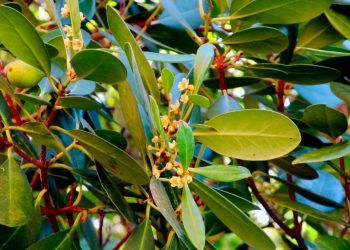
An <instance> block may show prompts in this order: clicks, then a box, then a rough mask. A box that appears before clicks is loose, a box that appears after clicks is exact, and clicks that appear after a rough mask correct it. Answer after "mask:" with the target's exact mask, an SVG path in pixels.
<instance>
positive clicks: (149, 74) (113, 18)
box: [107, 6, 160, 103]
mask: <svg viewBox="0 0 350 250" xmlns="http://www.w3.org/2000/svg"><path fill="white" fill-rule="evenodd" d="M107 19H108V24H109V27H110V29H111V30H112V34H113V36H114V37H115V39H116V40H117V41H118V43H119V44H120V46H121V47H124V45H125V43H130V45H131V47H132V49H133V51H134V54H135V58H136V61H137V65H138V68H139V70H140V73H141V77H142V80H143V83H144V85H145V87H146V88H147V90H148V92H149V93H150V94H151V95H152V96H153V97H154V98H155V99H156V101H157V103H159V102H160V94H159V89H158V84H157V80H156V77H155V76H154V73H153V71H152V68H151V66H150V65H149V63H148V61H147V59H146V57H145V56H144V55H143V52H142V50H141V49H140V48H139V46H138V45H137V42H136V40H135V39H134V37H133V35H132V34H131V32H130V30H129V29H128V27H127V26H126V24H125V22H124V20H123V19H122V18H121V17H120V16H119V14H118V12H117V11H116V10H115V9H113V8H112V7H110V6H107Z"/></svg>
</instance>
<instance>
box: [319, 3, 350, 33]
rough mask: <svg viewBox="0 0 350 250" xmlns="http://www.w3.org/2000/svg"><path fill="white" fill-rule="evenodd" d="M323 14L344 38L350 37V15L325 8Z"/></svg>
mask: <svg viewBox="0 0 350 250" xmlns="http://www.w3.org/2000/svg"><path fill="white" fill-rule="evenodd" d="M325 14H326V17H327V18H328V21H329V22H330V23H331V24H332V25H333V27H334V28H335V29H336V30H337V31H338V32H339V33H340V34H342V35H343V36H344V37H345V38H346V39H350V17H349V16H348V15H345V14H343V13H340V12H337V11H335V10H333V9H329V10H327V11H326V12H325Z"/></svg>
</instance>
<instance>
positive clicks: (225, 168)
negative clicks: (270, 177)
mask: <svg viewBox="0 0 350 250" xmlns="http://www.w3.org/2000/svg"><path fill="white" fill-rule="evenodd" d="M188 170H189V171H190V172H193V173H196V174H199V175H202V176H205V177H207V178H209V179H213V180H217V181H223V182H232V181H238V180H242V179H245V178H248V177H249V176H251V174H250V172H249V170H248V169H247V168H245V167H239V166H230V165H211V166H207V167H200V168H189V169H188Z"/></svg>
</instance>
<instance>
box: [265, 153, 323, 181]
mask: <svg viewBox="0 0 350 250" xmlns="http://www.w3.org/2000/svg"><path fill="white" fill-rule="evenodd" d="M294 159H295V158H294V157H293V156H286V157H281V158H277V159H273V160H271V162H272V164H273V165H275V166H276V167H278V168H280V169H282V170H284V171H286V172H288V173H290V174H292V175H295V176H297V177H299V178H303V179H315V178H317V177H318V173H317V171H316V170H315V169H313V168H312V167H310V166H309V165H307V164H295V165H293V164H292V161H294Z"/></svg>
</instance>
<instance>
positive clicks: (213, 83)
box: [203, 76, 261, 89]
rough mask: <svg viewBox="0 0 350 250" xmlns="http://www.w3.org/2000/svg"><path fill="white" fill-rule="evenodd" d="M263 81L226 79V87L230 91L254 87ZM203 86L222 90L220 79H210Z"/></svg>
mask: <svg viewBox="0 0 350 250" xmlns="http://www.w3.org/2000/svg"><path fill="white" fill-rule="evenodd" d="M260 81H261V79H260V78H258V77H249V76H242V77H225V82H226V86H227V88H228V89H233V88H238V87H243V86H247V85H252V84H254V83H257V82H260ZM203 84H204V85H205V86H206V87H208V88H211V89H220V84H219V78H209V79H206V80H204V81H203Z"/></svg>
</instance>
